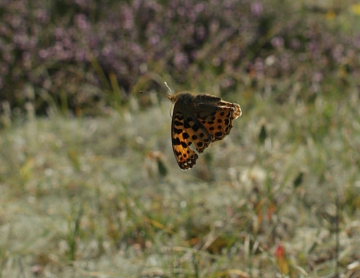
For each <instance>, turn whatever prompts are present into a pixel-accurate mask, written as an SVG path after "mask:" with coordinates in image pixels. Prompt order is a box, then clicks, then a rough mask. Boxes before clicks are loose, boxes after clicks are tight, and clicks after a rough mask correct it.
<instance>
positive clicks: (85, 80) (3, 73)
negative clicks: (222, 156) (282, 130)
mask: <svg viewBox="0 0 360 278" xmlns="http://www.w3.org/2000/svg"><path fill="white" fill-rule="evenodd" d="M280 2H281V3H280ZM295 5H296V4H293V2H292V1H289V2H284V1H279V3H278V2H277V1H266V0H263V1H260V0H259V1H251V0H241V1H239V0H209V1H207V0H163V1H155V0H134V1H115V0H107V1H99V0H63V1H62V0H51V1H46V2H44V1H42V0H3V1H1V2H0V20H1V22H3V24H1V25H0V91H1V94H0V102H9V103H10V105H11V106H12V107H13V108H16V107H19V108H23V107H24V104H25V103H27V102H29V101H30V102H33V103H34V105H35V109H36V111H37V112H38V113H43V112H45V111H46V109H47V107H48V105H49V104H51V103H55V104H60V105H61V104H63V103H64V102H65V103H66V105H68V106H69V107H70V109H71V110H75V111H80V112H81V111H83V110H84V109H85V108H91V109H93V108H94V107H96V105H101V106H102V105H103V104H109V102H110V99H111V98H109V96H111V94H112V93H113V92H114V91H115V89H116V88H117V89H118V91H117V93H119V92H120V94H121V96H120V97H126V96H127V95H129V94H130V93H131V92H132V91H133V89H134V86H135V85H136V84H137V83H138V82H139V79H140V78H141V77H143V76H147V75H151V74H154V73H155V74H157V75H160V76H162V75H164V73H166V74H167V75H170V76H171V77H172V78H173V80H174V82H176V83H178V84H184V85H186V84H189V83H190V84H193V83H194V81H192V80H199V79H201V78H202V76H203V75H204V73H206V74H207V75H206V76H209V74H210V75H213V76H214V77H219V76H220V77H221V80H220V81H221V86H220V89H223V90H225V91H226V89H228V88H231V89H236V88H237V87H238V86H241V88H243V87H244V86H250V87H252V88H254V89H256V90H258V91H259V92H262V91H264V92H269V91H270V92H272V91H273V90H271V88H273V87H276V86H278V85H277V84H279V81H283V82H282V83H281V86H280V87H279V88H280V90H278V91H280V92H281V91H284V93H283V94H281V97H285V98H286V97H288V96H289V95H290V94H296V93H297V94H299V96H301V97H308V96H310V95H311V94H313V93H318V92H320V91H323V90H324V87H323V83H324V81H325V80H327V79H332V80H333V79H336V78H339V72H340V73H341V72H342V73H343V75H341V74H340V77H344V76H346V78H347V75H346V74H347V73H349V72H355V70H356V69H357V64H355V63H356V62H355V57H356V56H357V55H358V54H359V47H360V40H359V37H358V38H356V37H354V36H353V35H352V34H346V33H344V32H336V30H333V29H335V28H332V27H331V24H330V23H331V22H328V21H330V20H329V19H327V17H326V15H327V13H326V11H325V12H323V13H322V12H319V15H317V14H315V13H318V11H317V10H315V11H311V10H310V11H306V9H307V7H305V6H304V7H296V6H295ZM314 14H315V15H314ZM335 20H336V18H335V19H333V21H335ZM334 74H335V75H334ZM354 74H355V73H353V75H354ZM356 74H357V71H356ZM215 80H216V82H218V81H219V79H218V78H217V79H215ZM152 86H154V84H153V83H151V82H148V83H147V84H146V88H147V89H149V88H151V87H152ZM269 88H270V90H269ZM279 88H278V89H279ZM325 90H326V89H325ZM299 92H302V93H301V94H300V93H299ZM110 104H111V103H110ZM86 111H87V112H90V113H91V111H89V109H88V110H86Z"/></svg>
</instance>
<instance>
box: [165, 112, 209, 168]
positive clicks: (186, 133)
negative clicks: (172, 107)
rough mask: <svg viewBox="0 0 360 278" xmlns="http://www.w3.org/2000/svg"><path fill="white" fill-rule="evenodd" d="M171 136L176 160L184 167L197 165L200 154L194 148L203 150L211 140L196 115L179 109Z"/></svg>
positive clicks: (173, 122)
mask: <svg viewBox="0 0 360 278" xmlns="http://www.w3.org/2000/svg"><path fill="white" fill-rule="evenodd" d="M171 137H172V147H173V151H174V154H175V157H176V160H177V162H178V164H179V166H180V168H182V169H188V168H191V167H192V166H193V165H195V163H196V159H197V158H198V155H197V154H196V152H195V151H194V149H196V150H197V151H198V152H202V151H203V150H204V149H205V148H206V147H207V146H208V145H209V143H210V140H211V138H210V136H209V134H208V132H207V131H206V129H205V128H204V126H203V125H202V124H201V123H199V122H198V121H197V120H196V119H195V117H191V116H189V115H184V114H182V113H181V112H179V111H177V112H175V111H174V115H173V121H172V131H171Z"/></svg>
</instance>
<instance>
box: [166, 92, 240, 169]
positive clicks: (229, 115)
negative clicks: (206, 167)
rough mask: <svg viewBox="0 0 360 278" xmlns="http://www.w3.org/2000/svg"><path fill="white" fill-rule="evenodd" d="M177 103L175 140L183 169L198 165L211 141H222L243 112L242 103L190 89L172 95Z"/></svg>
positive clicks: (173, 116) (178, 159)
mask: <svg viewBox="0 0 360 278" xmlns="http://www.w3.org/2000/svg"><path fill="white" fill-rule="evenodd" d="M169 99H170V100H171V101H172V102H173V103H175V105H174V110H173V115H172V123H171V140H172V148H173V151H174V154H175V158H176V161H177V163H178V164H179V167H180V168H181V169H190V168H192V167H193V166H194V165H195V164H196V160H197V158H198V153H202V152H203V151H204V150H205V149H206V148H207V147H208V146H209V144H210V143H211V142H214V141H217V140H221V139H223V138H224V137H225V136H226V135H228V134H229V133H230V130H231V128H232V124H233V120H235V119H237V118H239V117H240V116H241V114H242V112H241V108H240V105H239V104H236V103H231V102H227V101H224V100H222V99H221V98H219V97H216V96H212V95H208V94H202V95H193V94H190V93H187V92H184V93H177V94H174V95H170V96H169Z"/></svg>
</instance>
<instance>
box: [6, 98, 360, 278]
mask: <svg viewBox="0 0 360 278" xmlns="http://www.w3.org/2000/svg"><path fill="white" fill-rule="evenodd" d="M232 100H234V101H237V102H239V103H240V104H241V105H242V108H243V116H242V117H241V118H240V119H239V120H237V121H236V123H235V126H234V128H233V130H232V132H231V134H230V135H229V136H227V137H226V138H225V140H223V141H220V142H217V143H214V144H213V145H212V146H211V147H210V148H208V149H207V150H206V151H205V154H203V155H202V156H201V157H200V158H199V160H198V162H197V165H196V166H195V168H194V169H192V170H189V171H182V170H180V169H179V168H178V166H177V164H176V162H175V158H174V156H173V154H172V150H171V145H170V136H169V133H170V115H169V111H170V103H169V102H167V101H165V100H164V101H162V102H161V103H160V105H157V106H154V107H151V108H148V109H146V110H139V109H137V108H136V105H134V106H133V107H132V108H129V107H127V108H123V110H122V111H119V112H113V113H111V114H110V115H109V116H108V117H104V118H71V117H64V116H60V115H53V116H50V117H49V118H47V119H44V118H34V117H28V119H27V120H26V121H23V122H9V124H8V127H7V128H4V129H3V130H1V131H0V132H1V134H0V157H1V163H0V204H1V205H0V277H39V276H40V277H143V278H145V277H229V278H230V277H245V276H244V275H243V276H241V275H240V273H241V272H240V271H242V272H244V273H247V274H248V275H249V276H250V277H287V276H286V272H287V271H286V268H289V269H290V270H289V271H290V276H291V277H335V276H334V275H335V274H336V272H337V271H338V273H339V274H343V275H344V276H341V277H357V276H350V275H351V273H353V272H355V271H356V269H355V268H356V262H359V258H360V251H359V246H360V222H359V219H360V218H359V216H360V215H359V208H360V197H359V196H360V174H359V166H360V154H359V151H358V150H359V149H360V124H359V123H360V110H359V105H360V99H359V97H358V94H357V92H354V93H353V94H350V95H348V96H343V97H335V96H333V97H330V96H329V97H324V96H319V97H317V98H316V99H315V101H314V102H313V103H310V104H308V103H303V102H301V101H297V102H296V101H289V102H287V103H283V104H278V103H275V102H274V101H272V100H271V99H269V98H260V97H253V98H250V99H242V98H237V99H236V98H235V99H232ZM134 103H135V102H134ZM279 246H283V247H284V248H285V250H286V259H285V263H281V262H280V260H279V259H278V258H277V256H276V255H275V254H276V250H277V249H278V248H279ZM284 265H285V266H284ZM357 267H358V268H360V267H359V265H358V266H357ZM357 271H360V270H359V269H358V270H357ZM354 275H356V274H354ZM357 275H359V274H357Z"/></svg>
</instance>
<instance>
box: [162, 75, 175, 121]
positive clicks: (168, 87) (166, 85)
mask: <svg viewBox="0 0 360 278" xmlns="http://www.w3.org/2000/svg"><path fill="white" fill-rule="evenodd" d="M164 85H165V87H166V88H167V89H168V91H167V96H168V99H170V100H171V96H172V95H173V94H174V91H173V90H172V89H171V88H170V86H169V85H168V83H167V82H166V81H164ZM171 110H172V109H171V108H170V111H169V114H170V118H171V117H172V114H171Z"/></svg>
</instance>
